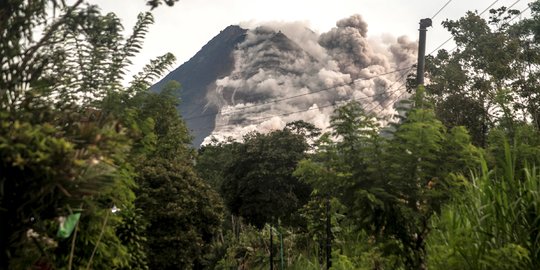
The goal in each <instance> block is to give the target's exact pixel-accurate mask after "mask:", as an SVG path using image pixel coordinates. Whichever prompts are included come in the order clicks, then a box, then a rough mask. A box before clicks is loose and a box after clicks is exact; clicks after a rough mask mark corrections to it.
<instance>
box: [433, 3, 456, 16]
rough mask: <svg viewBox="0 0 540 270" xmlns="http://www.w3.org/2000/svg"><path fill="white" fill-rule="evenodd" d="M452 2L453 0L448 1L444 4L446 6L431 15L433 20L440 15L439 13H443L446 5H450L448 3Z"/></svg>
mask: <svg viewBox="0 0 540 270" xmlns="http://www.w3.org/2000/svg"><path fill="white" fill-rule="evenodd" d="M450 2H452V0H448V2H446V4H444V6H442V7H441V8H440V9H439V10H438V11H437V12H435V14H433V16H431V19H432V20H433V19H434V18H435V17H436V16H437V15H439V13H441V11H442V10H443V9H444V8H445V7H446V6H448V4H450Z"/></svg>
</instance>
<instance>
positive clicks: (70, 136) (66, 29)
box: [0, 0, 173, 269]
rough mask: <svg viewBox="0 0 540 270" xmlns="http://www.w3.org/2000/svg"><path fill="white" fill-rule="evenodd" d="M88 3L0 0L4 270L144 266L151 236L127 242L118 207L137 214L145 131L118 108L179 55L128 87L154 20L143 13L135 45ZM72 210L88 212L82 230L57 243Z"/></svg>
mask: <svg viewBox="0 0 540 270" xmlns="http://www.w3.org/2000/svg"><path fill="white" fill-rule="evenodd" d="M82 3H83V1H82V0H78V1H75V2H74V3H72V4H71V5H68V4H66V3H65V2H64V1H40V0H33V1H25V2H20V1H4V2H2V3H1V4H0V31H1V32H2V36H3V38H2V41H0V55H1V56H0V62H1V67H0V117H1V119H2V120H1V123H2V131H1V132H0V152H1V160H0V168H1V170H2V175H1V176H0V186H2V189H1V191H0V218H1V219H2V221H3V222H2V225H0V226H2V227H1V232H0V269H7V268H16V269H19V268H21V269H26V268H33V267H38V266H39V267H45V268H48V267H55V268H68V269H71V268H81V267H86V268H88V267H92V268H96V269H113V268H130V269H131V268H136V267H142V268H144V264H145V263H144V261H141V260H140V259H141V258H142V259H144V258H143V257H144V256H142V255H140V254H141V253H140V252H141V250H140V249H139V250H135V249H134V248H133V247H137V246H141V244H143V243H142V242H143V241H144V240H143V239H144V238H143V237H132V236H133V234H129V233H124V234H122V236H121V237H120V236H119V235H120V231H121V230H122V228H123V229H124V231H123V232H126V229H127V228H129V226H128V222H131V221H132V220H131V219H129V218H128V217H129V215H127V214H128V213H126V215H121V214H114V213H112V211H111V210H112V208H113V207H115V206H116V207H118V208H119V209H131V207H132V206H133V201H134V198H135V196H134V193H133V189H134V188H135V183H134V178H135V175H136V174H135V173H134V170H133V164H132V163H131V162H132V158H131V156H132V152H131V146H133V143H132V140H131V139H133V138H134V137H133V134H135V133H137V132H138V131H137V130H136V129H133V128H132V127H127V126H125V125H122V124H121V123H122V122H123V119H122V118H119V117H118V114H115V110H111V109H110V107H107V101H110V100H111V97H117V96H122V95H123V96H133V94H134V93H133V92H132V91H134V89H135V88H137V87H139V88H141V87H142V86H144V85H145V83H146V84H148V83H149V82H148V81H150V80H151V79H152V78H155V76H159V75H160V72H162V71H163V67H164V66H165V67H166V66H167V64H168V63H170V62H171V61H172V60H173V57H172V55H170V54H166V55H165V56H163V57H160V58H158V59H157V60H155V61H152V62H151V64H150V65H149V66H147V67H146V68H145V70H143V72H141V73H140V74H139V75H138V76H136V78H135V80H134V83H133V85H132V87H130V88H129V89H125V88H124V87H122V85H121V80H122V78H123V74H124V70H125V68H126V67H127V66H128V65H129V64H130V58H131V57H132V56H133V55H134V54H135V53H137V52H138V50H139V49H140V48H141V44H142V40H143V39H144V35H145V33H146V32H147V27H148V25H149V24H151V23H152V22H153V18H152V15H151V14H150V13H143V14H141V15H140V16H139V20H138V22H137V24H136V25H135V27H134V30H133V34H132V35H131V36H129V37H128V38H127V39H124V38H123V36H122V34H121V31H122V29H123V28H122V25H121V24H120V22H119V19H118V18H117V17H116V16H115V15H114V14H106V15H102V14H101V13H100V12H99V10H98V8H97V7H96V6H85V7H82V5H81V4H82ZM38 28H39V29H42V31H41V32H35V30H36V29H38ZM36 38H37V39H36ZM121 92H122V93H121ZM109 105H110V104H109ZM117 107H121V106H118V104H117ZM151 122H152V121H151V120H148V121H147V123H151ZM149 137H151V136H149ZM126 211H127V210H126ZM73 212H80V213H81V216H80V220H79V222H78V225H77V226H76V228H75V229H74V232H73V233H72V234H71V235H69V236H68V237H69V238H68V239H63V238H57V237H56V236H55V235H56V231H57V229H58V223H59V222H58V221H57V220H59V219H61V218H63V217H65V216H67V215H69V214H71V213H73ZM122 214H123V213H122ZM122 218H125V220H123V219H122ZM131 228H132V229H133V230H134V231H132V232H135V233H136V232H137V231H136V230H137V228H135V227H131ZM117 229H118V230H117ZM137 241H141V242H137ZM137 252H139V254H136V253H137ZM137 256H138V257H137ZM141 256H142V257H141Z"/></svg>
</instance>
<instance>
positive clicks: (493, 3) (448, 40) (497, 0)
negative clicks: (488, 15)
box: [428, 0, 520, 55]
mask: <svg viewBox="0 0 540 270" xmlns="http://www.w3.org/2000/svg"><path fill="white" fill-rule="evenodd" d="M519 1H520V0H518V1H517V2H519ZM497 2H499V0H495V1H493V2H492V3H491V4H490V5H489V6H488V7H487V8H485V9H484V10H483V11H482V12H480V14H478V16H482V15H483V14H484V13H485V12H486V11H488V10H489V9H490V8H491V7H492V6H493V5H495V4H496V3H497ZM517 2H516V3H517ZM516 3H514V4H513V5H512V6H514V5H515V4H516ZM445 6H446V5H445ZM443 8H444V7H443ZM435 15H437V14H435ZM435 15H434V17H435ZM453 38H454V37H450V38H448V39H447V40H445V41H444V42H443V43H441V44H440V45H439V46H437V48H435V49H434V50H433V51H431V52H430V53H428V55H431V54H433V53H434V52H436V51H438V50H439V49H440V48H442V46H444V45H446V43H448V42H450V41H451V40H452V39H453Z"/></svg>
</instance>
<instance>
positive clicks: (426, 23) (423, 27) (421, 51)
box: [416, 18, 431, 85]
mask: <svg viewBox="0 0 540 270" xmlns="http://www.w3.org/2000/svg"><path fill="white" fill-rule="evenodd" d="M428 27H431V19H429V18H427V19H421V20H420V29H418V31H419V32H420V38H419V40H418V64H417V67H416V83H417V84H418V85H424V65H425V62H426V61H425V60H426V59H425V58H426V32H427V28H428Z"/></svg>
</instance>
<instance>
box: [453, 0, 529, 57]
mask: <svg viewBox="0 0 540 270" xmlns="http://www.w3.org/2000/svg"><path fill="white" fill-rule="evenodd" d="M519 1H521V0H517V1H516V2H514V4H512V5H511V6H510V7H509V8H508V9H511V8H512V7H513V6H515V5H516V4H517V3H518V2H519ZM529 8H531V6H527V7H526V8H524V9H523V10H521V11H520V12H519V13H518V14H516V15H515V16H514V17H512V18H511V19H510V20H508V22H507V23H510V22H512V21H513V20H515V19H516V18H517V17H519V16H520V15H521V14H523V12H525V11H527V10H528V9H529ZM499 29H501V27H499V28H497V30H499ZM457 48H458V46H455V47H454V48H452V49H451V50H449V51H448V53H451V52H453V51H455V50H456V49H457Z"/></svg>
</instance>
